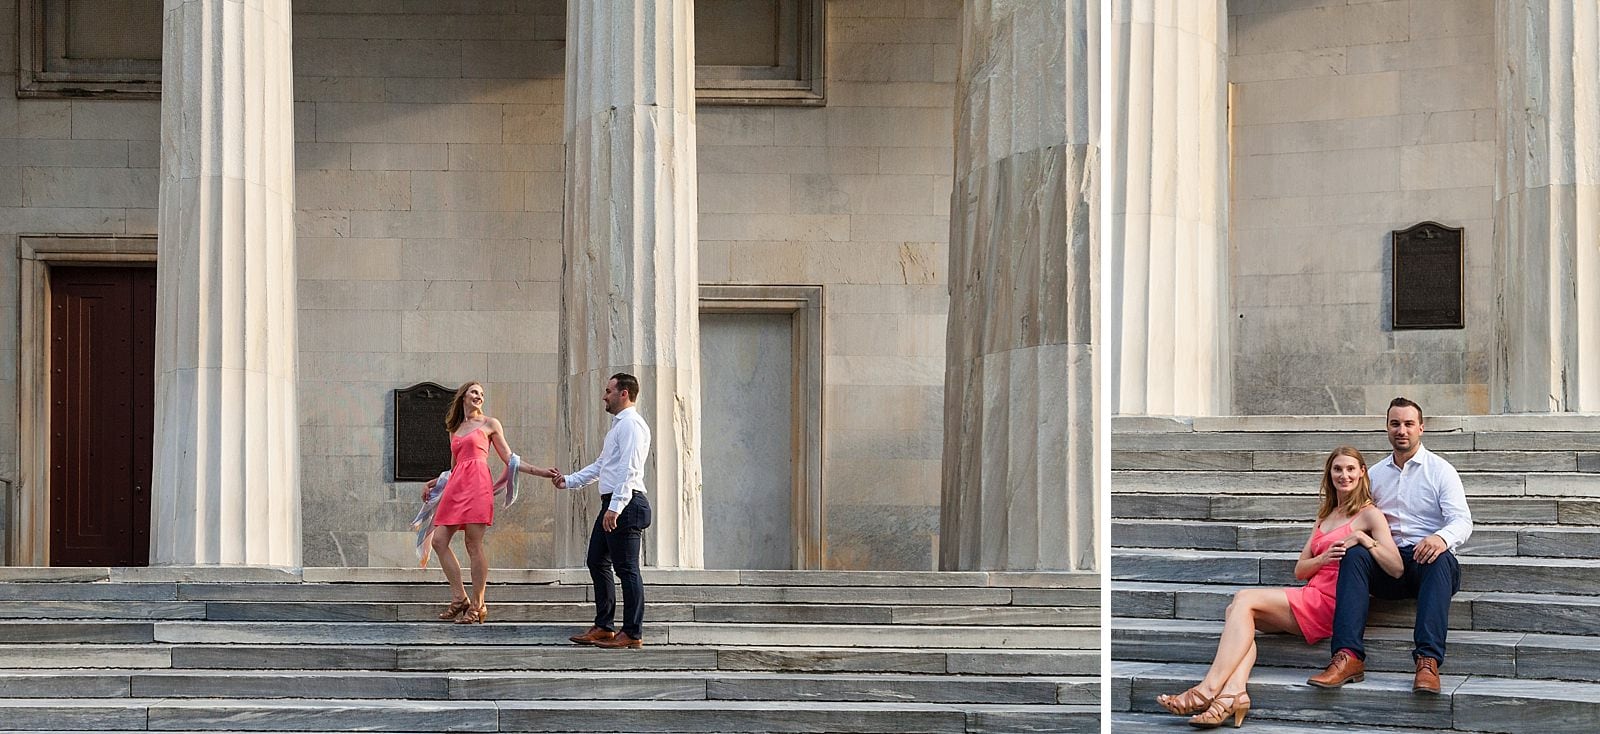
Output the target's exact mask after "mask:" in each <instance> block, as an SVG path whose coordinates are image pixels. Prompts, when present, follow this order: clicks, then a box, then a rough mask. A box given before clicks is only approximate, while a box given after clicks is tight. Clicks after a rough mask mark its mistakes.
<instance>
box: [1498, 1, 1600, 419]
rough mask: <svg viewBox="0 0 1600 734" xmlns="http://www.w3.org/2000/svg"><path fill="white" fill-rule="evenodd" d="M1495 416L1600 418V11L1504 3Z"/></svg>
mask: <svg viewBox="0 0 1600 734" xmlns="http://www.w3.org/2000/svg"><path fill="white" fill-rule="evenodd" d="M1495 15H1496V24H1495V25H1496V34H1495V45H1496V47H1497V51H1498V54H1497V56H1498V58H1499V60H1500V63H1499V64H1497V65H1496V67H1497V68H1498V70H1499V71H1498V79H1497V82H1498V84H1497V90H1498V93H1499V101H1500V104H1499V110H1500V111H1499V115H1498V120H1497V125H1496V127H1497V129H1498V130H1499V134H1500V139H1501V151H1502V155H1501V159H1500V162H1499V166H1498V167H1497V171H1496V173H1497V178H1496V186H1495V212H1494V216H1495V223H1494V229H1495V231H1494V237H1495V249H1496V254H1497V257H1498V259H1499V262H1498V263H1497V268H1496V272H1497V273H1498V277H1499V283H1498V285H1499V286H1500V287H1499V291H1498V292H1499V303H1498V308H1497V313H1498V316H1499V324H1498V326H1499V331H1500V334H1499V340H1498V345H1497V346H1498V353H1497V354H1496V365H1495V366H1496V379H1495V382H1494V389H1495V394H1494V395H1493V396H1492V400H1493V402H1494V405H1495V406H1496V407H1497V408H1498V409H1499V410H1501V411H1503V412H1510V413H1518V412H1545V411H1582V412H1592V411H1596V410H1600V18H1597V16H1600V11H1597V9H1596V6H1595V4H1594V3H1593V2H1550V1H1549V0H1499V2H1496V3H1495Z"/></svg>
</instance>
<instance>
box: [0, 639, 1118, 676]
mask: <svg viewBox="0 0 1600 734" xmlns="http://www.w3.org/2000/svg"><path fill="white" fill-rule="evenodd" d="M0 659H4V660H5V661H6V665H7V666H9V667H12V668H30V669H51V668H172V669H207V668H228V669H255V668H273V669H284V670H443V669H451V670H585V669H604V670H747V671H789V672H917V673H951V674H956V675H1094V674H1096V673H1097V672H1098V670H1099V665H1100V653H1099V651H1098V650H989V649H945V650H932V649H922V648H842V647H782V646H763V647H728V648H718V647H698V646H689V645H672V646H657V645H650V646H647V647H645V648H644V649H642V650H632V651H628V652H627V653H625V654H623V655H614V654H612V652H611V651H602V650H596V649H593V648H584V647H576V646H570V645H569V646H565V647H554V646H516V645H499V646H494V647H476V646H467V645H433V646H428V647H410V646H403V645H316V646H305V645H165V644H147V645H84V644H25V645H0Z"/></svg>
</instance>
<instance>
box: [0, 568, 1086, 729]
mask: <svg viewBox="0 0 1600 734" xmlns="http://www.w3.org/2000/svg"><path fill="white" fill-rule="evenodd" d="M646 583H647V584H648V586H647V594H648V599H649V605H650V606H649V617H648V619H647V622H646V631H645V642H646V647H645V648H644V649H642V650H599V649H594V648H587V647H579V646H576V645H572V644H570V643H568V642H567V640H566V637H567V636H568V635H570V634H572V633H574V632H577V631H581V630H582V629H584V628H585V627H586V626H587V620H588V619H589V618H590V616H591V615H592V609H593V607H592V605H591V602H590V600H591V599H592V595H591V594H592V589H591V588H590V587H589V585H588V574H587V572H585V571H582V570H575V569H574V570H497V571H495V573H494V576H493V578H492V582H491V585H490V590H489V594H488V597H489V606H490V614H491V617H490V622H489V623H488V624H484V625H481V626H476V625H475V626H465V625H452V624H449V623H446V622H439V621H437V620H435V619H433V615H434V613H436V612H437V611H438V609H439V608H440V607H442V603H441V602H442V601H443V600H446V598H447V591H446V590H445V587H444V584H443V581H442V578H441V577H440V576H439V574H438V572H437V571H432V572H429V571H415V570H410V569H305V570H304V571H294V572H286V571H279V570H273V569H251V568H243V569H215V568H209V569H207V568H193V569H159V568H157V569H131V568H130V569H104V568H101V569H28V568H0V731H322V732H333V731H396V732H424V731H427V732H432V731H477V732H497V731H498V732H579V731H607V732H640V733H642V732H702V733H721V734H736V733H742V732H951V733H960V734H970V733H976V732H996V733H998V732H1021V731H1027V732H1080V731H1082V732H1091V731H1099V730H1100V708H1099V701H1100V678H1099V669H1100V655H1099V645H1100V638H1099V624H1100V614H1099V608H1100V589H1099V578H1098V575H1097V574H1053V573H1042V574H1035V573H850V572H761V571H742V572H741V571H683V570H670V569H647V570H646Z"/></svg>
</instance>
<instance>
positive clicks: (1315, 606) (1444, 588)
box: [1156, 398, 1472, 728]
mask: <svg viewBox="0 0 1600 734" xmlns="http://www.w3.org/2000/svg"><path fill="white" fill-rule="evenodd" d="M1422 430H1423V422H1422V407H1421V406H1419V405H1417V404H1416V403H1414V402H1412V401H1410V400H1407V399H1405V398H1395V399H1394V400H1393V401H1391V402H1390V403H1389V412H1388V415H1387V432H1388V436H1389V445H1390V446H1392V447H1394V453H1393V454H1392V455H1390V456H1389V457H1388V458H1386V459H1384V460H1383V461H1381V462H1378V464H1377V466H1374V467H1372V470H1371V472H1370V475H1369V473H1368V470H1367V465H1366V460H1365V459H1363V458H1362V456H1361V452H1360V451H1357V450H1355V449H1353V448H1350V447H1348V446H1341V447H1339V448H1337V449H1334V451H1333V453H1331V454H1329V455H1328V458H1327V461H1326V462H1325V463H1324V465H1323V472H1322V488H1321V490H1320V493H1321V498H1322V500H1321V506H1320V508H1319V509H1318V510H1317V522H1316V526H1315V527H1314V528H1313V529H1312V531H1311V537H1310V538H1309V539H1308V540H1306V545H1305V547H1304V548H1303V549H1302V550H1301V551H1300V559H1299V560H1298V561H1297V562H1296V563H1295V567H1294V573H1295V578H1299V579H1306V585H1305V586H1300V587H1293V588H1287V589H1244V590H1241V591H1240V592H1238V593H1237V594H1235V595H1234V597H1233V603H1232V604H1230V605H1228V611H1227V614H1226V621H1225V622H1224V624H1223V628H1222V638H1221V639H1220V640H1218V642H1217V654H1216V656H1215V657H1214V658H1213V659H1212V662H1211V669H1210V670H1208V671H1206V676H1205V678H1204V679H1203V680H1201V681H1200V682H1199V683H1198V684H1196V685H1195V686H1194V687H1193V688H1190V689H1189V690H1187V691H1184V692H1183V693H1181V694H1178V695H1175V696H1173V695H1163V696H1158V697H1157V698H1156V702H1157V703H1159V704H1161V706H1162V707H1163V708H1165V709H1166V710H1168V711H1171V712H1172V713H1174V714H1179V715H1190V714H1193V716H1192V717H1191V718H1190V719H1189V723H1190V724H1191V725H1193V726H1196V727H1200V728H1213V727H1217V726H1221V725H1222V724H1224V723H1226V722H1228V721H1229V720H1230V719H1231V720H1232V722H1233V725H1234V726H1235V727H1238V726H1239V725H1240V724H1242V723H1243V722H1244V717H1245V714H1246V712H1248V711H1249V710H1250V694H1249V693H1248V692H1247V691H1246V690H1245V684H1246V683H1247V682H1248V681H1249V679H1250V669H1251V668H1252V667H1253V666H1254V665H1255V662H1256V643H1255V633H1256V630H1261V631H1263V632H1287V633H1291V634H1300V635H1303V636H1304V637H1305V638H1306V642H1307V643H1309V644H1316V643H1317V642H1318V641H1320V640H1322V639H1325V638H1328V637H1330V636H1331V637H1332V648H1333V660H1332V661H1331V662H1329V663H1328V667H1327V668H1326V669H1324V670H1323V671H1322V672H1321V673H1318V674H1316V675H1314V676H1311V678H1310V679H1309V680H1308V681H1306V682H1307V683H1310V684H1311V685H1314V686H1317V687H1319V688H1338V687H1340V686H1342V685H1344V684H1346V683H1355V682H1359V681H1361V680H1362V679H1363V678H1364V677H1365V672H1364V671H1365V662H1364V661H1365V660H1366V652H1365V648H1364V646H1363V644H1362V637H1363V635H1364V633H1365V630H1366V624H1367V607H1368V604H1369V602H1370V597H1371V596H1377V597H1380V598H1383V599H1416V600H1417V619H1416V631H1415V635H1414V638H1413V639H1414V640H1415V642H1416V647H1415V649H1414V650H1413V651H1412V653H1411V654H1412V657H1413V658H1414V660H1415V663H1416V678H1415V679H1414V680H1413V682H1412V686H1411V689H1412V690H1413V691H1415V692H1419V693H1438V692H1439V665H1440V663H1442V662H1443V661H1444V641H1445V632H1446V630H1447V629H1448V628H1449V615H1450V597H1451V596H1453V595H1454V594H1455V593H1456V591H1458V590H1460V588H1461V566H1460V564H1458V563H1457V562H1456V557H1455V554H1454V553H1453V551H1454V550H1455V549H1456V548H1459V547H1460V546H1461V544H1462V543H1464V542H1466V540H1467V537H1468V536H1470V535H1471V534H1472V514H1471V512H1469V511H1468V510H1467V500H1466V493H1465V491H1464V490H1463V489H1462V486H1461V477H1460V476H1459V475H1457V474H1456V470H1455V467H1453V466H1451V465H1450V463H1449V462H1447V461H1445V460H1444V459H1442V458H1439V457H1438V456H1437V455H1435V454H1433V453H1432V452H1430V451H1428V450H1427V449H1424V448H1422ZM1369 476H1370V478H1369ZM1335 602H1337V603H1335Z"/></svg>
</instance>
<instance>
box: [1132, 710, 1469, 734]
mask: <svg viewBox="0 0 1600 734" xmlns="http://www.w3.org/2000/svg"><path fill="white" fill-rule="evenodd" d="M1187 721H1188V717H1186V716H1173V715H1172V714H1169V713H1167V712H1166V711H1162V712H1161V713H1158V714H1146V713H1133V712H1127V711H1123V712H1117V713H1113V714H1112V715H1111V729H1110V730H1111V731H1114V732H1117V733H1118V734H1121V733H1122V732H1140V733H1141V734H1144V733H1147V732H1193V731H1195V729H1194V728H1193V727H1191V726H1189V725H1188V724H1187V723H1186V722H1187ZM1230 722H1231V720H1230ZM1245 724H1246V725H1247V726H1249V727H1250V729H1249V731H1250V734H1328V725H1327V724H1301V723H1296V722H1288V721H1281V720H1271V719H1263V718H1261V716H1260V714H1259V713H1258V712H1256V711H1254V710H1252V711H1251V712H1250V716H1249V718H1247V719H1245ZM1230 725H1231V723H1230ZM1226 730H1227V729H1224V731H1226ZM1338 731H1339V734H1408V733H1410V732H1415V731H1417V730H1416V729H1414V728H1408V729H1392V728H1390V727H1387V726H1356V725H1353V724H1340V725H1339V729H1338ZM1452 731H1458V732H1459V731H1461V730H1459V729H1456V730H1452ZM1474 734H1476V733H1474Z"/></svg>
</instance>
